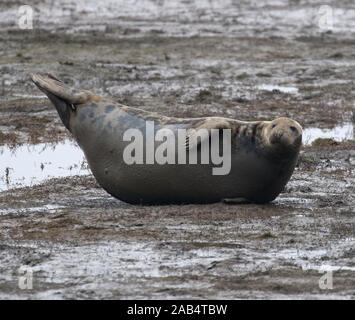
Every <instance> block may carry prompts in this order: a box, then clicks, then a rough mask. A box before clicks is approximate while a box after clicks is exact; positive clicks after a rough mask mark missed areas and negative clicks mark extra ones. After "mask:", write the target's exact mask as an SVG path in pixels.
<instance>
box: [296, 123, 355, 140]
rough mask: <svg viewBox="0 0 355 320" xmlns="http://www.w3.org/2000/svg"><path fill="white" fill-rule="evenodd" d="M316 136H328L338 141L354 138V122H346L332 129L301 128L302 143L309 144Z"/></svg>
mask: <svg viewBox="0 0 355 320" xmlns="http://www.w3.org/2000/svg"><path fill="white" fill-rule="evenodd" d="M318 138H323V139H324V138H329V139H333V140H335V141H339V142H341V141H344V140H351V139H354V124H353V123H352V122H346V123H343V124H341V125H338V126H335V127H334V128H332V129H319V128H306V129H304V130H303V137H302V140H303V144H304V145H311V144H312V143H313V141H314V140H316V139H318Z"/></svg>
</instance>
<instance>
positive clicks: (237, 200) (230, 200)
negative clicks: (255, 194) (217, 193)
mask: <svg viewBox="0 0 355 320" xmlns="http://www.w3.org/2000/svg"><path fill="white" fill-rule="evenodd" d="M222 202H223V203H226V204H247V203H251V202H250V201H249V200H248V199H245V198H226V199H222Z"/></svg>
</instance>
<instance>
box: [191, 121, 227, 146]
mask: <svg viewBox="0 0 355 320" xmlns="http://www.w3.org/2000/svg"><path fill="white" fill-rule="evenodd" d="M211 129H217V130H220V129H232V124H231V121H230V119H226V118H218V117H214V118H208V119H205V120H202V121H201V122H198V123H196V124H195V125H193V126H191V127H189V128H188V129H187V132H186V141H185V147H186V150H190V149H193V148H196V147H197V146H198V145H199V144H202V142H203V141H205V140H207V139H209V137H210V135H211Z"/></svg>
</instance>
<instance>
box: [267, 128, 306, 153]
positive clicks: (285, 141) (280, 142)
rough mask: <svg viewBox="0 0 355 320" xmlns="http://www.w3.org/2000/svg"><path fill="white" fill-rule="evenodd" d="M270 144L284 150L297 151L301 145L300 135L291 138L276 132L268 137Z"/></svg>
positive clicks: (283, 133)
mask: <svg viewBox="0 0 355 320" xmlns="http://www.w3.org/2000/svg"><path fill="white" fill-rule="evenodd" d="M269 141H270V144H271V145H272V146H274V147H276V148H280V149H281V148H282V149H285V150H292V149H295V150H296V149H298V148H299V147H300V146H301V144H302V134H300V135H297V136H293V135H290V134H288V133H285V132H282V131H276V132H274V133H273V134H272V135H271V136H270V140H269Z"/></svg>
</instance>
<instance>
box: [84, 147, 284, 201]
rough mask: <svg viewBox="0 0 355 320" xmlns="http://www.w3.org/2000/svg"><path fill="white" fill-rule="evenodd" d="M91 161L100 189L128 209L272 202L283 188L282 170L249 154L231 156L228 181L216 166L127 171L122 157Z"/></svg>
mask: <svg viewBox="0 0 355 320" xmlns="http://www.w3.org/2000/svg"><path fill="white" fill-rule="evenodd" d="M87 158H88V162H89V165H90V168H91V170H92V172H93V174H94V176H95V177H96V179H97V181H98V182H99V184H100V185H101V186H102V187H103V188H104V189H105V190H106V191H107V192H109V193H110V194H111V195H113V196H114V197H116V198H118V199H120V200H123V201H126V202H129V203H192V202H194V203H211V202H218V201H221V200H222V199H224V198H239V197H242V198H246V199H248V200H251V201H256V202H267V201H270V200H273V199H274V198H275V197H276V196H277V195H278V193H279V192H280V191H281V189H282V187H283V181H281V180H280V179H279V178H278V175H279V172H278V171H279V169H278V168H277V167H276V166H273V165H272V164H271V163H267V162H266V161H265V159H258V158H257V156H256V155H250V154H239V155H238V154H232V157H231V170H230V172H229V173H228V174H226V175H213V174H212V172H213V171H212V170H213V168H215V166H214V165H211V164H200V163H198V164H164V165H159V164H131V165H128V164H126V163H125V162H124V161H123V160H122V159H123V156H122V154H120V153H119V152H117V153H116V155H115V156H113V155H112V154H111V155H110V156H108V155H107V156H105V155H103V156H102V157H101V159H98V158H97V155H96V157H91V156H90V155H87Z"/></svg>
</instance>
